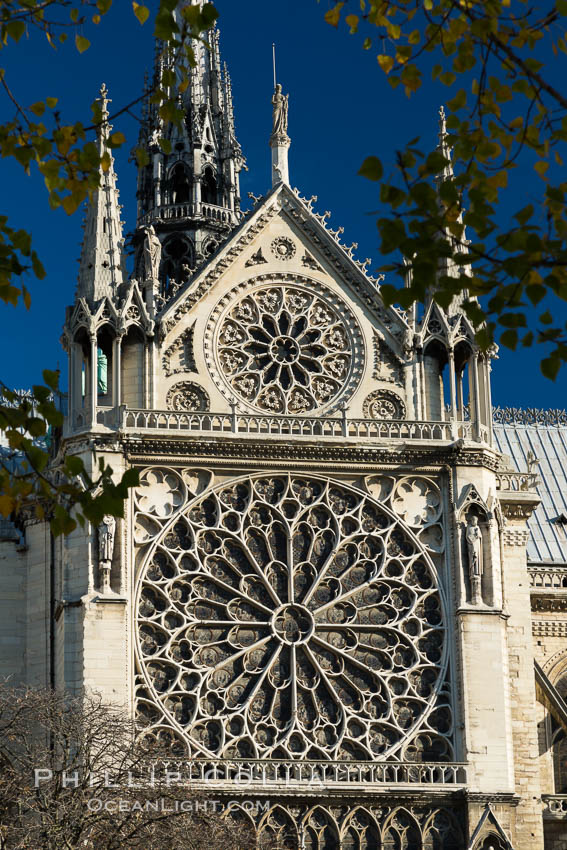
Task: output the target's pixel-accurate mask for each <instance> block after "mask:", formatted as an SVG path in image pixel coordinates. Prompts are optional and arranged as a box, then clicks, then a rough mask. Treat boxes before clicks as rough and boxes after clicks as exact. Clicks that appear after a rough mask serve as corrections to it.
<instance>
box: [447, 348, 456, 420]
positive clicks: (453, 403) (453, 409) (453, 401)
mask: <svg viewBox="0 0 567 850" xmlns="http://www.w3.org/2000/svg"><path fill="white" fill-rule="evenodd" d="M447 354H448V357H449V382H450V390H451V420H452V421H453V422H454V421H455V419H456V418H457V387H456V381H455V352H454V350H453V347H452V346H451V348H449V350H448V352H447ZM454 436H456V435H454Z"/></svg>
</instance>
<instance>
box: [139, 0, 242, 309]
mask: <svg viewBox="0 0 567 850" xmlns="http://www.w3.org/2000/svg"><path fill="white" fill-rule="evenodd" d="M200 3H201V0H197V2H196V3H192V5H196V4H197V5H198V4H200ZM182 5H186V3H185V4H182ZM176 15H177V16H178V24H179V26H180V29H182V25H181V20H180V18H179V15H180V11H179V8H178V10H177V12H176ZM205 40H206V41H207V42H208V46H207V45H205V44H203V43H202V42H201V41H194V42H193V43H192V45H191V46H192V48H193V50H194V53H195V60H196V65H195V67H194V68H193V70H192V71H191V72H190V79H189V85H188V86H187V88H186V89H185V90H184V91H179V90H177V86H174V87H173V89H170V90H169V94H170V97H171V96H173V98H174V99H177V103H178V105H179V107H180V108H181V110H182V111H183V113H184V119H183V121H182V124H181V126H179V127H177V126H175V125H174V124H164V123H163V121H162V120H161V118H160V116H159V109H158V106H157V105H156V104H152V103H150V102H149V97H148V100H147V104H146V108H145V111H144V121H143V125H142V129H141V135H140V140H139V144H140V145H141V146H142V147H143V148H144V149H145V150H146V151H147V154H148V164H147V165H144V166H142V167H141V168H140V169H139V171H138V228H141V227H144V226H147V225H153V227H154V229H155V232H156V234H157V236H158V237H159V239H160V241H161V243H162V255H161V266H160V284H161V290H162V295H163V296H164V297H165V298H166V299H167V298H168V297H169V295H170V294H172V292H174V291H175V289H176V287H177V286H179V284H182V283H184V282H185V281H186V280H187V279H188V278H189V277H190V276H191V274H192V272H193V270H194V269H195V268H197V267H198V266H199V265H201V264H202V263H203V261H204V260H205V259H206V258H207V256H209V255H210V254H212V253H213V252H214V251H215V250H216V248H217V246H218V245H219V244H220V243H222V242H223V241H224V239H225V238H226V237H227V236H228V234H229V233H230V231H231V230H232V228H234V227H235V226H236V225H237V224H238V223H239V221H240V219H241V212H240V186H239V172H240V171H241V169H242V168H245V159H244V157H243V155H242V150H241V148H240V145H239V144H238V141H237V139H236V134H235V129H234V110H233V104H232V89H231V83H230V78H229V75H228V72H227V68H226V65H223V63H222V62H221V56H220V45H219V31H218V29H217V28H216V26H214V27H212V28H211V29H210V30H209V31H208V33H207V34H206V36H205ZM157 48H158V51H157V58H156V64H155V68H154V82H153V84H154V86H159V84H160V80H161V79H162V75H163V73H164V71H166V70H168V71H170V70H175V68H174V60H173V57H172V56H171V53H168V52H167V50H166V49H164V46H163V45H161V44H159V43H158V45H157ZM163 138H165V139H166V142H167V143H166V145H165V148H166V150H167V153H166V152H164V149H163V148H164V146H163V145H161V146H160V139H163ZM139 242H140V249H139V250H138V254H137V261H136V273H135V274H136V277H138V278H140V277H141V276H142V275H141V272H140V270H139V268H138V266H139V265H140V264H141V262H142V252H141V240H139Z"/></svg>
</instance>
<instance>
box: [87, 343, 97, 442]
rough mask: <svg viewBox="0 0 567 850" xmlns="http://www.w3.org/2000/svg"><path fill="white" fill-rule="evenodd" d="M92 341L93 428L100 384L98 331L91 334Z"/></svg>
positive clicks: (91, 390) (91, 400) (90, 389)
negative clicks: (98, 383)
mask: <svg viewBox="0 0 567 850" xmlns="http://www.w3.org/2000/svg"><path fill="white" fill-rule="evenodd" d="M90 341H91V356H90V371H89V384H90V387H89V398H90V425H91V428H93V427H94V426H95V425H96V408H97V403H98V398H97V395H98V386H97V380H98V375H97V372H98V370H97V366H98V345H97V338H96V333H93V334H91V335H90Z"/></svg>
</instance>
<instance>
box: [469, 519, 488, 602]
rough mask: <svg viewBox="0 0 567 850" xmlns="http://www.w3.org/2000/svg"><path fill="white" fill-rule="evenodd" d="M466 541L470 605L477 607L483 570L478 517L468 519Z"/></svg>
mask: <svg viewBox="0 0 567 850" xmlns="http://www.w3.org/2000/svg"><path fill="white" fill-rule="evenodd" d="M465 539H466V541H467V552H468V556H469V578H470V580H471V603H472V604H473V605H479V604H480V603H482V587H481V585H482V573H483V569H484V565H483V555H482V531H481V529H480V526H479V524H478V517H477V516H475V515H474V514H473V515H472V516H471V517H470V519H469V521H468V523H467V528H466V531H465Z"/></svg>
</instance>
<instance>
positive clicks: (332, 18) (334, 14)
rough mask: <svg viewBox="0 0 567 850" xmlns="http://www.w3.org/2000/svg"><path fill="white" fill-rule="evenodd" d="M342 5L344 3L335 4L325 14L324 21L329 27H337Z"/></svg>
mask: <svg viewBox="0 0 567 850" xmlns="http://www.w3.org/2000/svg"><path fill="white" fill-rule="evenodd" d="M344 5H345V4H344V3H335V5H334V6H333V8H332V9H329V11H328V12H325V20H326V21H327V23H328V24H331V26H333V27H338V25H339V21H340V19H341V9H342V8H343V6H344Z"/></svg>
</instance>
